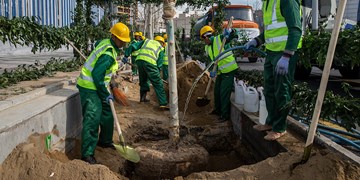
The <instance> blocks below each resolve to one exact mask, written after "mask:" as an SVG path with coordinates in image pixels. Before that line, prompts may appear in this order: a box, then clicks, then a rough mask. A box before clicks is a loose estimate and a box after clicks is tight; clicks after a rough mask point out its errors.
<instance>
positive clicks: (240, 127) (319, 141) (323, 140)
mask: <svg viewBox="0 0 360 180" xmlns="http://www.w3.org/2000/svg"><path fill="white" fill-rule="evenodd" d="M232 97H233V96H232ZM236 111H239V112H240V113H239V112H236ZM231 113H232V115H231V116H232V118H233V115H236V116H237V117H239V116H240V117H241V116H245V117H247V118H248V119H249V120H251V121H253V123H256V124H258V123H259V122H258V117H257V116H254V115H252V114H251V113H250V114H249V113H247V112H244V111H243V109H242V106H239V105H238V104H235V101H234V99H233V98H232V99H231ZM287 120H288V129H290V130H293V131H294V132H296V133H297V134H299V135H300V136H301V137H302V138H304V139H305V140H306V137H307V127H306V126H305V125H303V124H301V123H300V122H298V121H297V120H295V119H294V118H292V117H290V116H288V118H287ZM232 121H233V126H234V131H235V133H236V134H237V135H239V136H240V139H242V138H244V137H242V136H244V134H243V132H242V131H244V132H245V131H246V132H250V131H249V129H247V127H245V126H246V122H241V121H242V120H241V118H240V122H236V121H239V120H238V118H236V119H232ZM251 129H252V128H251ZM257 134H259V133H257ZM252 135H253V136H252V138H255V137H254V136H256V134H252ZM314 144H315V145H318V146H321V147H326V148H328V149H330V150H333V151H336V152H338V153H339V154H340V155H341V156H342V157H343V158H346V159H348V160H350V161H352V162H353V163H355V164H357V165H359V166H360V157H359V156H357V155H356V154H354V153H353V152H351V151H349V150H347V149H346V148H344V147H342V146H341V145H339V144H337V143H335V142H333V141H332V140H331V139H329V138H327V137H325V136H323V135H319V136H315V139H314ZM275 145H276V144H275V143H273V144H268V145H267V147H274V146H275ZM304 148H305V147H304ZM267 150H268V149H267ZM268 151H269V150H268ZM278 151H279V150H278ZM279 152H280V151H279ZM268 153H269V152H268ZM272 153H273V152H272ZM266 155H268V156H269V154H266ZM266 155H264V157H265V156H266Z"/></svg>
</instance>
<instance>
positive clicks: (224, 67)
mask: <svg viewBox="0 0 360 180" xmlns="http://www.w3.org/2000/svg"><path fill="white" fill-rule="evenodd" d="M221 44H222V40H221V38H220V35H218V36H215V38H214V41H213V43H212V46H210V45H206V46H205V51H206V54H207V55H208V56H210V59H211V60H212V61H214V59H215V57H216V56H218V55H219V52H220V48H221ZM213 50H214V52H213ZM224 51H225V50H224V48H223V49H222V51H221V52H224ZM217 69H218V74H220V73H229V72H231V71H233V70H235V69H238V65H237V63H236V61H235V57H234V54H233V53H232V51H229V52H227V53H225V54H223V55H222V56H221V57H220V60H219V61H218V65H217Z"/></svg>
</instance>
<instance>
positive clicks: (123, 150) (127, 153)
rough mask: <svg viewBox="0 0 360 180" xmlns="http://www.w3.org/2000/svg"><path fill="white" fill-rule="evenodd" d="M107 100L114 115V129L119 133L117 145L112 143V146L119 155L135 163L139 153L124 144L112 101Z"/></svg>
mask: <svg viewBox="0 0 360 180" xmlns="http://www.w3.org/2000/svg"><path fill="white" fill-rule="evenodd" d="M109 102H110V107H111V112H112V114H113V117H114V121H115V125H116V129H117V132H118V133H119V141H120V144H119V145H117V144H114V146H115V148H116V150H117V151H118V152H119V153H120V155H121V156H122V157H124V158H125V159H126V160H129V161H131V162H134V163H137V162H139V161H140V156H139V153H138V152H137V151H136V150H135V149H134V148H132V147H129V146H127V145H126V144H125V140H124V136H123V135H122V132H121V128H120V124H119V121H118V118H117V116H116V111H115V107H114V102H113V101H112V100H111V99H110V101H109Z"/></svg>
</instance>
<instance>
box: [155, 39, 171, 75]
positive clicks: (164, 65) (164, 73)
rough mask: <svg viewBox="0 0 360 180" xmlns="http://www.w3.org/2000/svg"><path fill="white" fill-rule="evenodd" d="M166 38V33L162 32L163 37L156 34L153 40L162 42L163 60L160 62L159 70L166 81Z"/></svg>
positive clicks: (167, 68) (167, 63) (167, 71)
mask: <svg viewBox="0 0 360 180" xmlns="http://www.w3.org/2000/svg"><path fill="white" fill-rule="evenodd" d="M166 38H167V35H166V34H164V36H163V37H161V36H156V37H155V40H157V41H160V42H162V45H163V50H164V61H163V64H162V69H161V71H162V78H163V80H165V81H167V80H168V77H169V60H168V56H167V51H168V49H167V43H166Z"/></svg>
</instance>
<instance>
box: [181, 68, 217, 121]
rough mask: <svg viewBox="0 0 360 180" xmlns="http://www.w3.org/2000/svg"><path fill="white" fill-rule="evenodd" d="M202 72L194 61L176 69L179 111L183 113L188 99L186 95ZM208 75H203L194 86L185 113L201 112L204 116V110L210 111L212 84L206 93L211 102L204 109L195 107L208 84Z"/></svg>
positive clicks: (211, 105)
mask: <svg viewBox="0 0 360 180" xmlns="http://www.w3.org/2000/svg"><path fill="white" fill-rule="evenodd" d="M202 72H203V70H202V69H201V67H200V66H199V65H198V63H197V62H196V61H186V62H185V63H184V64H182V65H180V66H179V67H178V68H177V81H178V96H179V110H180V111H184V107H185V103H186V99H187V97H188V93H189V91H190V89H191V87H192V85H193V83H194V81H195V79H196V78H197V77H198V76H199V75H200V74H201V73H202ZM209 79H210V77H209V74H208V73H205V74H204V75H203V76H202V77H201V79H200V80H199V82H198V83H197V84H196V87H195V89H194V91H193V93H192V95H191V99H190V101H189V105H188V109H187V113H188V114H194V113H199V112H201V113H202V114H204V110H206V111H211V109H212V107H213V104H214V101H213V94H214V93H213V92H214V91H213V89H214V87H213V84H214V83H212V85H211V87H210V90H209V92H208V98H209V99H210V100H211V101H210V103H209V105H207V106H205V107H198V106H196V104H195V102H196V100H197V98H198V97H203V96H204V93H205V90H206V86H207V84H208V82H209Z"/></svg>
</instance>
